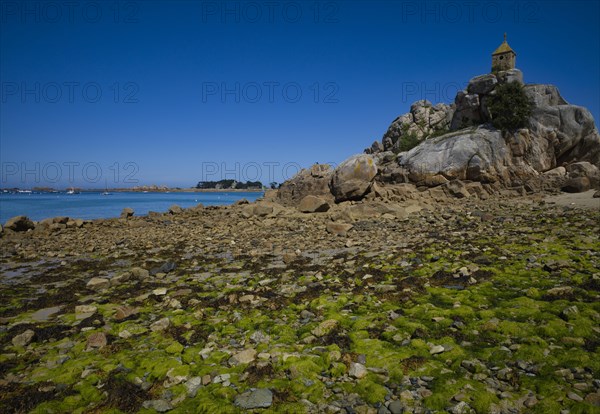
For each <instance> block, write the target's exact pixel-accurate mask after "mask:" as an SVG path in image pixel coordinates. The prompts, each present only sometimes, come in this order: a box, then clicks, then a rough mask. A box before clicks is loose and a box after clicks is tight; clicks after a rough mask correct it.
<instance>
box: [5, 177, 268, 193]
mask: <svg viewBox="0 0 600 414" xmlns="http://www.w3.org/2000/svg"><path fill="white" fill-rule="evenodd" d="M278 186H279V184H278V183H276V182H272V183H270V184H269V187H266V186H265V185H263V183H261V182H260V181H246V182H245V183H244V182H241V181H236V180H220V181H200V182H198V184H196V186H195V187H190V188H183V187H168V186H159V185H156V184H153V185H142V186H135V187H124V188H82V187H68V188H66V189H57V188H52V187H32V188H19V187H10V188H0V193H65V192H67V191H72V192H73V193H74V194H79V193H94V192H104V191H108V192H113V193H123V192H136V193H140V192H142V193H143V192H146V193H167V192H174V193H175V192H181V193H194V192H232V191H265V190H266V189H268V188H271V189H276V188H277V187H278Z"/></svg>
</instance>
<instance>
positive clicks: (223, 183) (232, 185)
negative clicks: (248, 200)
mask: <svg viewBox="0 0 600 414" xmlns="http://www.w3.org/2000/svg"><path fill="white" fill-rule="evenodd" d="M276 185H277V183H271V184H270V186H271V188H275V187H276ZM196 188H197V189H200V190H263V189H265V186H264V185H263V183H261V182H260V181H246V182H245V183H243V182H241V181H237V180H219V181H199V182H198V184H197V185H196Z"/></svg>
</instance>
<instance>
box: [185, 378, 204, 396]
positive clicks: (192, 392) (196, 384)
mask: <svg viewBox="0 0 600 414" xmlns="http://www.w3.org/2000/svg"><path fill="white" fill-rule="evenodd" d="M201 386H202V377H192V378H190V379H189V380H187V381H186V383H185V388H186V389H187V394H188V397H190V398H194V397H195V396H196V393H197V392H198V389H199V388H200V387H201Z"/></svg>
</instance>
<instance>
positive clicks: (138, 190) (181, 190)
mask: <svg viewBox="0 0 600 414" xmlns="http://www.w3.org/2000/svg"><path fill="white" fill-rule="evenodd" d="M68 190H69V189H60V190H57V189H53V188H35V187H34V188H31V189H29V188H15V187H13V188H0V194H1V193H31V192H33V193H58V194H64V193H66V192H67V191H68ZM74 190H75V191H76V192H78V193H103V192H105V191H108V192H109V193H144V192H147V193H262V192H264V191H266V190H267V189H266V188H265V189H262V188H248V189H237V188H220V189H216V188H152V189H141V188H109V189H108V190H106V189H100V188H77V187H74Z"/></svg>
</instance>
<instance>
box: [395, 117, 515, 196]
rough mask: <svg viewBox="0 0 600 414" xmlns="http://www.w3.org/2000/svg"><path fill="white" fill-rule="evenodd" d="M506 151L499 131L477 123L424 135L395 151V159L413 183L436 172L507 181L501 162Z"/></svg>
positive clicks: (450, 177) (507, 155)
mask: <svg viewBox="0 0 600 414" xmlns="http://www.w3.org/2000/svg"><path fill="white" fill-rule="evenodd" d="M510 155H511V154H510V151H509V149H508V148H507V146H506V144H505V141H504V138H503V137H502V133H501V132H500V131H496V130H493V129H489V128H485V127H479V128H476V129H467V130H462V131H458V132H454V133H449V134H446V135H442V136H440V137H436V138H431V139H428V140H426V141H424V142H422V143H421V144H420V145H418V146H417V147H415V148H413V149H412V150H410V151H408V152H405V153H401V154H399V156H398V163H399V165H400V166H401V167H403V168H405V169H406V170H407V171H408V172H409V178H410V180H411V181H413V182H416V183H423V184H425V183H426V182H427V181H436V180H433V178H434V177H435V176H438V175H441V176H443V177H445V178H446V179H448V180H454V179H459V180H474V181H482V182H496V181H503V182H508V181H510V176H509V175H508V174H507V171H506V168H505V166H504V165H505V163H506V162H507V160H509V159H510Z"/></svg>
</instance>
